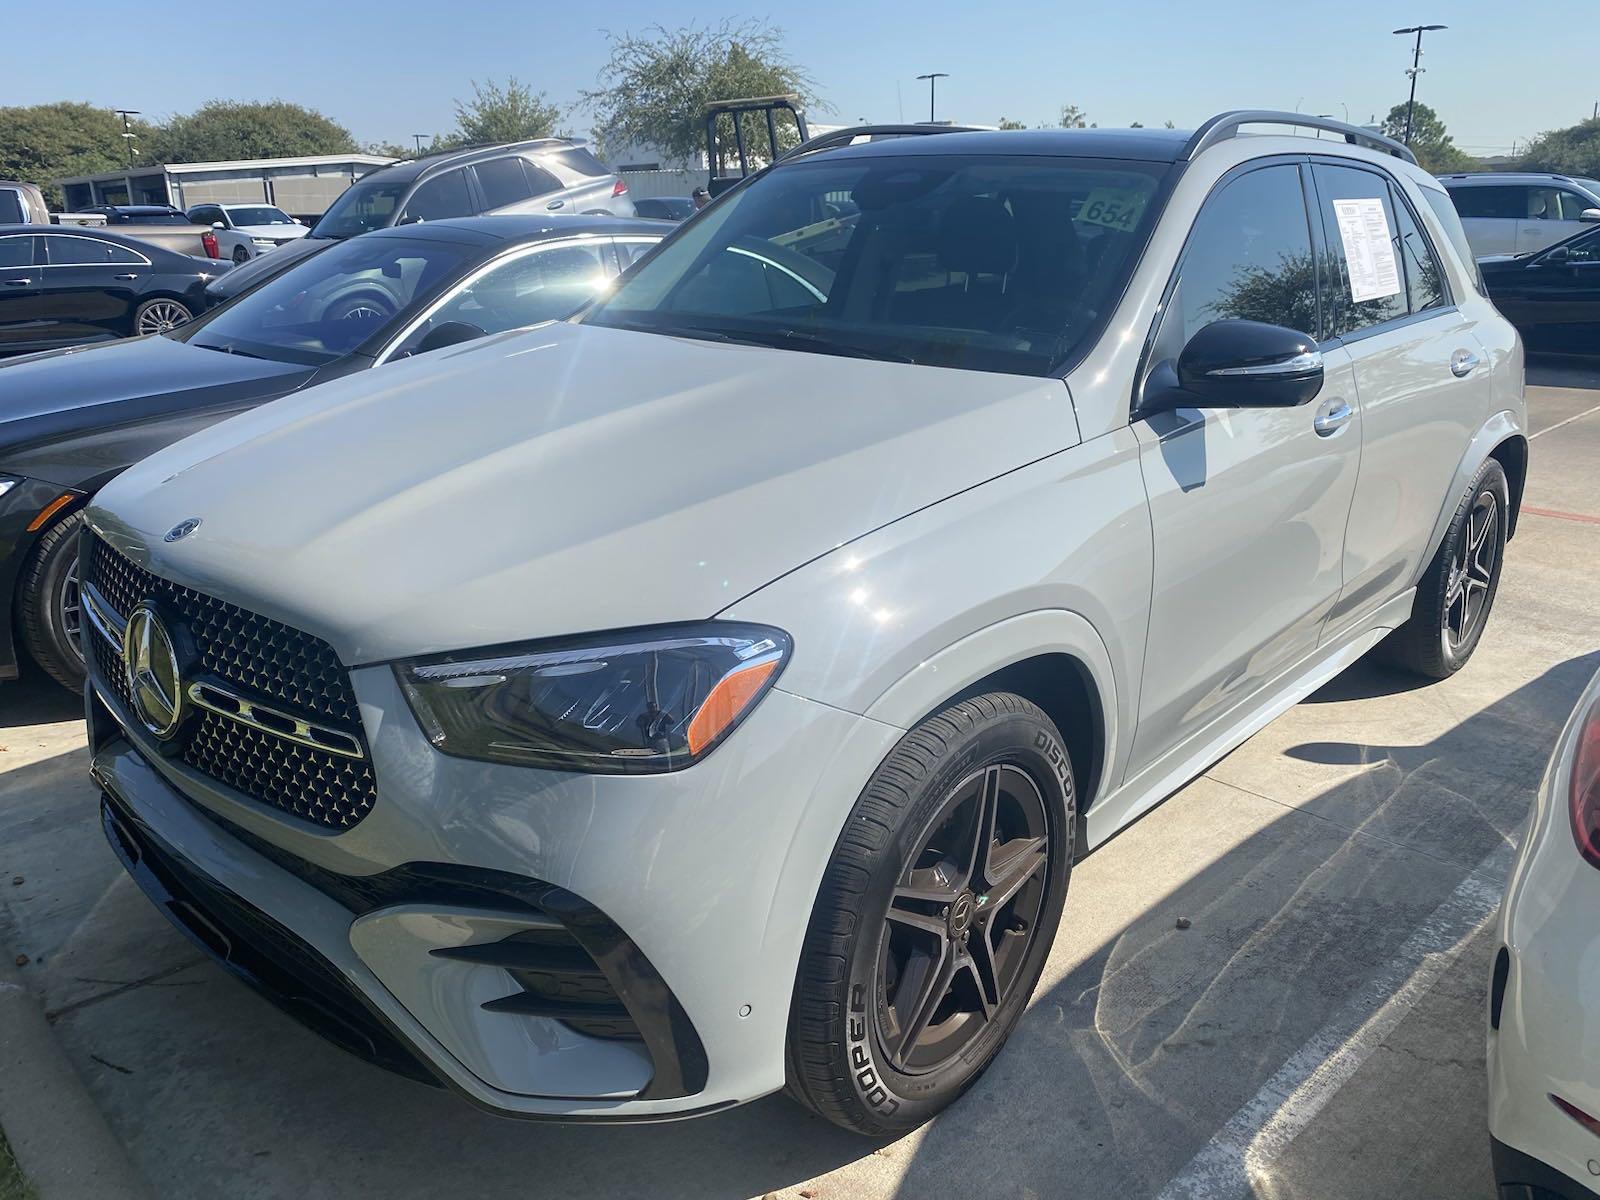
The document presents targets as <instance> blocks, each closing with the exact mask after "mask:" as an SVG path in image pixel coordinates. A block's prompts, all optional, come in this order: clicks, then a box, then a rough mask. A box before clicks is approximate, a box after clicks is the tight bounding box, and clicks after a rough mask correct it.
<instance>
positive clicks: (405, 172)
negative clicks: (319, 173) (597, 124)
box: [216, 138, 634, 299]
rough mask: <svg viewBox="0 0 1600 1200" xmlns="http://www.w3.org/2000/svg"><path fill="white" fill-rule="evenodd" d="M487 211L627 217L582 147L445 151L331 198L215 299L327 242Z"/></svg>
mask: <svg viewBox="0 0 1600 1200" xmlns="http://www.w3.org/2000/svg"><path fill="white" fill-rule="evenodd" d="M485 213H564V214H573V213H588V214H592V215H599V216H614V217H631V216H633V215H634V211H633V203H632V201H631V200H630V199H629V198H628V185H627V184H626V183H625V182H624V181H623V180H622V178H621V176H619V175H614V174H612V173H611V171H610V170H609V169H608V168H607V167H606V165H605V164H604V163H602V162H601V161H600V160H599V159H598V158H596V157H595V156H594V155H593V154H590V153H589V151H588V150H586V149H584V147H583V145H582V143H581V142H578V141H575V140H573V139H571V138H536V139H534V140H532V141H527V142H506V143H503V144H501V145H495V146H473V147H468V148H466V149H462V150H443V151H440V152H439V153H437V154H427V155H424V156H422V157H421V158H411V159H403V160H401V161H400V162H397V163H391V164H390V165H389V166H387V167H379V168H378V169H377V170H376V171H369V172H368V173H367V174H365V175H363V176H362V177H361V178H360V179H358V180H356V182H355V183H353V184H351V185H350V187H349V188H348V189H347V190H346V191H345V192H344V193H343V194H341V195H340V196H339V198H338V199H337V200H335V201H334V202H333V204H332V206H331V207H329V209H328V211H327V212H325V213H323V214H322V216H321V217H319V218H318V219H317V223H316V224H315V225H313V226H312V227H311V230H310V232H309V233H307V234H306V236H305V237H303V238H301V239H300V240H298V241H297V242H295V243H294V244H293V245H291V246H284V247H281V248H280V249H279V250H277V251H276V252H274V253H273V255H272V256H271V258H272V260H274V261H273V262H272V265H267V263H265V262H262V263H259V264H258V263H253V262H252V263H246V264H245V265H244V267H243V268H242V269H241V270H240V271H239V273H238V275H237V277H236V278H234V279H232V280H230V281H229V282H228V283H227V284H226V285H224V286H221V287H219V288H218V289H217V290H216V294H217V298H218V299H227V298H229V297H230V296H236V295H238V294H239V293H240V292H242V291H243V290H244V289H245V288H247V287H253V286H255V284H256V283H257V282H258V281H259V280H260V279H261V277H262V274H261V273H265V272H269V271H273V270H276V269H278V268H279V267H281V266H282V265H283V256H284V255H286V254H287V255H292V256H294V257H296V258H298V257H302V256H305V255H308V254H315V253H317V252H318V251H319V250H322V249H325V248H326V247H327V246H328V244H329V243H330V242H331V241H338V240H340V239H342V238H347V237H354V236H355V235H356V234H360V233H367V232H369V231H371V230H374V229H384V228H387V227H388V226H391V225H410V224H415V223H417V222H421V221H442V220H447V219H449V218H451V217H471V216H477V215H480V214H485Z"/></svg>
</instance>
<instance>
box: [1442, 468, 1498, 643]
mask: <svg viewBox="0 0 1600 1200" xmlns="http://www.w3.org/2000/svg"><path fill="white" fill-rule="evenodd" d="M1499 527H1500V506H1499V505H1498V504H1497V503H1496V502H1495V498H1494V496H1493V494H1492V493H1490V492H1487V491H1485V492H1480V493H1479V494H1478V498H1477V499H1476V500H1475V501H1473V504H1472V510H1471V511H1470V512H1468V513H1467V527H1466V528H1465V529H1464V530H1462V537H1461V542H1460V545H1459V546H1458V547H1457V548H1456V552H1455V554H1454V555H1453V556H1452V557H1451V560H1450V580H1449V584H1448V586H1447V588H1446V591H1445V604H1444V638H1445V645H1446V647H1447V648H1448V649H1449V650H1450V651H1452V652H1454V651H1456V650H1458V649H1460V648H1461V647H1462V646H1465V645H1467V644H1468V642H1469V641H1470V640H1471V638H1472V636H1473V635H1474V634H1475V633H1477V631H1478V627H1479V626H1480V625H1482V624H1483V619H1484V617H1485V616H1486V615H1487V613H1488V611H1489V593H1490V588H1491V586H1492V585H1493V583H1494V573H1495V568H1496V567H1497V566H1498V565H1499V557H1500V539H1499V536H1498V535H1499Z"/></svg>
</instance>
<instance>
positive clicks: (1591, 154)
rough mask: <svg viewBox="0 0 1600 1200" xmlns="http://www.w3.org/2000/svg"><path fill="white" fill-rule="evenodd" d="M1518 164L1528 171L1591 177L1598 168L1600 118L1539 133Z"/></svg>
mask: <svg viewBox="0 0 1600 1200" xmlns="http://www.w3.org/2000/svg"><path fill="white" fill-rule="evenodd" d="M1521 166H1522V167H1523V169H1524V170H1528V171H1556V172H1559V173H1560V174H1562V175H1579V176H1583V177H1586V178H1590V179H1592V178H1594V176H1595V173H1596V172H1600V121H1597V120H1593V119H1591V120H1587V121H1579V122H1578V123H1577V124H1576V125H1569V126H1568V127H1567V128H1565V129H1552V130H1550V131H1549V132H1547V133H1541V134H1540V135H1539V136H1538V137H1536V138H1534V139H1533V141H1532V143H1530V144H1529V146H1528V149H1527V152H1526V153H1525V154H1524V155H1523V156H1522V163H1521Z"/></svg>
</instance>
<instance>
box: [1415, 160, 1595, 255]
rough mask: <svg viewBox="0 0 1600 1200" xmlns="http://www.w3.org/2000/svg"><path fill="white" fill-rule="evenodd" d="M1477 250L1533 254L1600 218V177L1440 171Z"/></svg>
mask: <svg viewBox="0 0 1600 1200" xmlns="http://www.w3.org/2000/svg"><path fill="white" fill-rule="evenodd" d="M1439 182H1440V183H1442V184H1444V186H1445V190H1446V191H1448V192H1449V193H1450V199H1452V200H1454V201H1455V205H1456V212H1458V213H1460V214H1461V223H1462V225H1464V226H1465V227H1466V230H1467V241H1468V242H1470V243H1471V245H1472V252H1473V254H1475V255H1477V257H1479V258H1486V257H1488V256H1489V255H1491V254H1532V253H1534V251H1536V250H1543V249H1544V248H1545V247H1546V246H1549V245H1553V244H1554V243H1556V242H1559V241H1560V240H1561V239H1562V238H1565V237H1570V236H1572V235H1573V234H1574V233H1577V232H1578V230H1580V229H1582V228H1583V227H1584V226H1585V225H1586V224H1589V223H1592V222H1595V221H1600V181H1596V180H1593V179H1579V178H1576V177H1573V176H1568V175H1505V174H1478V175H1441V176H1439Z"/></svg>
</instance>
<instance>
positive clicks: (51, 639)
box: [17, 512, 85, 692]
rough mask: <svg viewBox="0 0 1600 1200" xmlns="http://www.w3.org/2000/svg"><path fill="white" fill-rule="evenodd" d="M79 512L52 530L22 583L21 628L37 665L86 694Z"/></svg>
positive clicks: (19, 586) (25, 570)
mask: <svg viewBox="0 0 1600 1200" xmlns="http://www.w3.org/2000/svg"><path fill="white" fill-rule="evenodd" d="M82 524H83V514H82V513H81V512H79V513H73V514H72V515H71V516H70V517H67V518H66V519H65V520H62V521H58V522H56V524H54V525H52V526H51V527H50V528H49V529H47V530H46V531H45V532H44V534H43V536H41V537H40V538H39V541H38V544H37V545H35V546H34V548H33V552H32V553H31V554H29V555H28V561H27V563H26V564H25V565H24V566H23V568H22V574H21V576H20V577H19V578H18V580H17V625H18V627H19V628H20V629H21V631H22V643H23V645H24V646H26V647H27V650H28V653H29V654H30V655H31V656H32V657H33V661H34V662H36V663H38V664H39V665H40V666H41V667H43V668H44V669H45V671H47V672H48V673H49V675H50V677H51V678H53V679H54V680H55V681H56V682H57V683H59V684H61V686H62V687H64V688H68V689H69V690H71V691H74V692H81V691H82V690H83V680H84V675H85V670H84V665H83V646H82V640H81V639H82V636H83V602H82V599H81V597H80V595H79V591H78V530H79V528H80V527H81V526H82Z"/></svg>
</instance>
